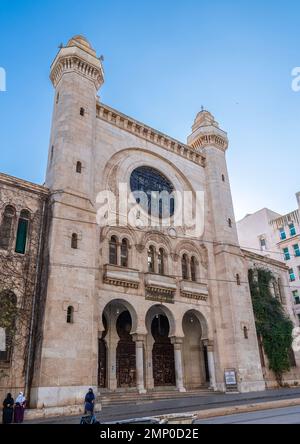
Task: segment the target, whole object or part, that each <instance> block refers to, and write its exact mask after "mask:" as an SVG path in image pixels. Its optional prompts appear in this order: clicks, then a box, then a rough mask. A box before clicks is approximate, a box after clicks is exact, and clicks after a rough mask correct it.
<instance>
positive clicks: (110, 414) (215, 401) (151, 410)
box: [25, 388, 300, 424]
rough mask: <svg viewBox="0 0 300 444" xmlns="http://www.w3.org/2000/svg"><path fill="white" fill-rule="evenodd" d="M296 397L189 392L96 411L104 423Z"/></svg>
mask: <svg viewBox="0 0 300 444" xmlns="http://www.w3.org/2000/svg"><path fill="white" fill-rule="evenodd" d="M296 398H300V389H299V388H295V389H281V390H269V391H266V392H256V393H244V394H229V395H225V394H214V393H212V394H211V395H204V396H203V395H202V396H191V397H184V398H180V399H165V400H155V401H149V402H138V401H137V402H136V403H131V404H119V405H112V406H108V407H105V408H104V409H103V411H102V412H101V413H100V414H98V415H97V418H98V419H99V420H100V421H101V422H102V423H105V422H110V421H121V420H126V419H133V418H143V417H153V416H159V415H164V414H172V413H187V412H195V411H201V410H207V409H215V408H220V407H232V406H238V405H246V404H249V403H254V404H259V403H263V402H272V401H280V400H292V399H296ZM291 409H292V408H291ZM298 409H299V412H300V407H298ZM283 410H284V409H283ZM274 412H275V411H274V410H273V411H271V412H268V413H267V415H266V416H265V417H266V418H267V417H268V416H270V414H271V415H273V414H274ZM260 414H262V412H259V413H256V417H257V418H259V415H260ZM253 415H255V414H253ZM298 415H299V423H300V413H298ZM235 416H237V417H239V418H240V417H242V420H243V419H244V418H245V415H235ZM235 416H234V419H235ZM295 417H297V413H296V412H295ZM229 418H231V420H232V417H225V418H224V419H223V420H224V421H225V423H226V421H229ZM247 418H248V416H247ZM250 419H251V418H250ZM286 419H289V418H286ZM219 420H221V418H218V419H217V420H216V421H219ZM211 421H213V420H209V421H204V422H201V423H211ZM25 422H26V423H27V424H79V422H80V416H73V417H60V418H46V419H45V418H44V419H36V420H32V421H28V420H27V421H26V417H25ZM212 423H214V422H212ZM216 423H217V422H216Z"/></svg>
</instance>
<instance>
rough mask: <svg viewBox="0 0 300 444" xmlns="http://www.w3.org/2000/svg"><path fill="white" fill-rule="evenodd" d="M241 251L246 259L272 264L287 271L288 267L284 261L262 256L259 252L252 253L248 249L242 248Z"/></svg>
mask: <svg viewBox="0 0 300 444" xmlns="http://www.w3.org/2000/svg"><path fill="white" fill-rule="evenodd" d="M242 253H243V254H244V256H245V257H246V258H247V259H251V260H256V261H259V262H264V263H266V264H269V265H273V266H274V267H279V268H282V269H283V270H284V271H287V270H288V269H289V267H288V266H287V265H285V263H284V262H280V261H277V260H276V259H271V258H270V257H266V256H262V255H261V254H257V253H252V252H251V251H248V250H242Z"/></svg>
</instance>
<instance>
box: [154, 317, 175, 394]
mask: <svg viewBox="0 0 300 444" xmlns="http://www.w3.org/2000/svg"><path fill="white" fill-rule="evenodd" d="M151 333H152V336H153V338H154V341H155V342H154V345H153V350H152V363H153V379H154V386H155V387H165V386H175V385H176V376H175V362H174V346H173V345H172V344H171V340H170V338H169V333H170V324H169V320H168V318H167V316H165V315H162V314H158V315H156V316H155V317H154V319H153V321H152V324H151Z"/></svg>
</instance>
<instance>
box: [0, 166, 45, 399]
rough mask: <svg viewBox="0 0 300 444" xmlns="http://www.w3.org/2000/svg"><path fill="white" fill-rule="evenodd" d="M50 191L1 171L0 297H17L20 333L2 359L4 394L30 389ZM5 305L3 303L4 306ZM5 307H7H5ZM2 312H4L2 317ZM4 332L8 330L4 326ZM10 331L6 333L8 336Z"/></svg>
mask: <svg viewBox="0 0 300 444" xmlns="http://www.w3.org/2000/svg"><path fill="white" fill-rule="evenodd" d="M47 199H48V190H47V189H46V188H44V187H41V186H39V185H35V184H32V183H29V182H25V181H23V180H20V179H16V178H14V177H10V176H7V175H5V174H0V220H1V225H0V231H1V241H0V243H1V248H0V270H1V273H0V297H1V301H2V300H3V297H4V295H5V294H6V293H7V292H10V294H11V296H12V295H15V297H16V312H15V313H14V315H16V316H17V321H16V326H15V327H16V335H15V337H14V339H13V341H12V343H11V344H9V348H11V350H7V348H8V347H7V345H8V344H7V340H6V341H5V342H4V344H2V345H4V347H2V353H1V355H0V356H1V359H0V396H1V398H3V396H4V395H6V393H7V392H8V391H11V392H12V393H17V392H19V391H20V390H22V391H24V388H25V389H28V386H29V384H30V377H31V375H30V362H31V357H32V355H33V341H32V337H33V329H34V314H35V312H36V305H37V300H38V287H39V285H38V276H39V275H40V273H39V272H40V271H41V268H40V261H39V257H40V253H41V245H42V234H43V227H44V215H45V208H46V206H47ZM7 209H11V213H10V214H11V221H10V222H8V223H9V226H8V228H9V229H8V231H6V233H7V237H6V238H5V239H7V242H5V245H4V244H3V234H4V231H3V223H4V220H5V213H6V212H7ZM25 212H26V213H28V225H27V239H26V245H25V249H24V250H23V251H21V250H19V251H17V250H18V248H17V247H18V245H17V240H18V237H19V227H20V223H21V222H20V221H21V220H22V218H23V216H24V214H26V213H25ZM1 307H2V308H3V306H2V305H1ZM4 310H5V307H4ZM1 316H2V315H0V318H1V319H2V317H1ZM0 330H2V332H4V329H3V328H2V329H0ZM9 333H10V332H5V335H4V336H6V335H7V334H9Z"/></svg>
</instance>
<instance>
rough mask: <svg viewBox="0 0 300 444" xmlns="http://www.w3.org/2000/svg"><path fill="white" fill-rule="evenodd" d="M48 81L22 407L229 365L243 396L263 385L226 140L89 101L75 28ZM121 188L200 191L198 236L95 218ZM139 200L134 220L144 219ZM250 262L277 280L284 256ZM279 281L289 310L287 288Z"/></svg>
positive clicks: (208, 377)
mask: <svg viewBox="0 0 300 444" xmlns="http://www.w3.org/2000/svg"><path fill="white" fill-rule="evenodd" d="M51 80H52V83H53V85H54V88H55V100H54V112H53V120H52V131H51V140H50V149H49V160H48V167H47V174H46V187H47V188H46V187H45V188H43V187H37V189H38V190H39V193H37V194H34V196H37V197H36V199H37V201H36V204H34V203H33V202H32V203H27V204H26V209H28V210H30V212H31V213H34V212H35V211H37V206H38V207H39V208H40V206H41V204H42V202H43V201H44V199H47V198H49V203H48V204H47V205H46V211H45V220H44V224H43V225H44V235H43V236H42V238H41V243H40V245H39V247H40V254H39V255H38V256H37V257H36V259H35V260H33V261H32V266H33V267H37V268H36V269H37V270H39V271H38V277H39V279H38V282H37V286H36V290H34V289H32V292H31V298H32V300H34V299H35V295H36V297H37V304H34V305H35V309H31V313H32V314H33V318H34V319H35V322H33V323H32V324H31V328H30V331H31V333H32V334H30V336H29V341H30V342H32V348H33V352H32V353H30V359H29V361H30V362H28V363H27V362H25V361H24V362H25V364H24V363H23V362H22V365H23V364H24V367H25V368H26V369H27V370H26V371H27V372H28V374H29V376H28V381H29V386H28V387H26V388H27V391H29V389H30V395H31V405H32V406H33V407H37V408H45V409H47V408H52V407H61V408H63V407H65V406H72V409H73V410H72V411H73V412H74V411H75V406H79V407H81V406H82V399H83V396H84V394H85V392H86V389H87V387H89V386H91V387H94V388H95V390H96V391H98V390H100V391H101V392H102V393H103V392H104V393H115V392H117V393H118V392H119V393H120V396H122V394H124V393H128V392H129V393H131V392H132V391H134V392H135V393H136V394H137V396H138V395H140V396H142V395H143V394H144V393H146V392H148V393H152V392H155V391H158V392H159V393H160V396H162V393H166V392H167V393H169V395H168V396H171V393H172V391H173V392H175V391H177V392H180V393H183V392H185V391H186V390H201V389H203V388H206V389H207V388H208V387H210V388H211V389H212V390H220V391H225V390H226V386H225V379H224V376H225V372H226V371H227V370H228V371H229V370H230V371H232V370H235V371H236V376H237V388H238V390H239V391H241V392H248V391H259V390H264V389H265V387H266V384H265V379H264V375H263V370H262V364H261V357H260V348H259V344H258V341H257V334H256V329H255V322H254V315H253V309H252V301H251V295H250V290H249V285H248V270H249V269H250V268H252V267H253V256H250V253H248V252H245V251H243V250H241V248H240V246H239V242H238V236H237V230H236V224H235V218H234V211H233V204H232V197H231V189H230V183H229V177H228V171H227V165H226V157H225V155H226V150H227V148H228V139H227V134H226V133H225V132H224V131H223V130H221V129H220V127H219V125H218V123H217V122H216V121H215V119H214V117H213V116H212V115H211V114H210V113H209V112H207V111H201V112H200V113H199V114H198V115H197V116H196V119H195V122H194V125H193V128H192V134H191V135H190V136H189V137H188V142H187V144H184V143H181V142H178V141H177V140H175V139H173V138H172V137H169V136H167V135H165V134H162V133H161V132H159V131H157V130H155V129H153V128H150V127H149V126H147V125H145V124H143V123H141V122H139V121H137V120H135V119H133V118H130V117H128V116H126V115H124V114H122V113H120V112H119V111H117V110H114V109H112V108H110V107H109V106H107V105H104V104H103V103H102V102H100V100H99V98H98V97H97V92H98V90H99V88H100V87H101V85H102V84H103V82H104V78H103V68H102V65H101V61H100V60H99V58H98V57H97V56H96V52H95V51H94V50H93V49H92V47H91V45H90V44H89V43H88V42H87V40H86V39H85V38H84V37H81V36H76V37H74V38H73V39H71V40H70V41H69V43H68V45H67V46H66V47H62V48H61V49H60V50H59V53H58V54H57V56H56V58H55V60H54V62H53V64H52V66H51ZM11 180H13V179H11ZM120 183H125V186H126V189H127V191H128V192H130V191H136V190H140V191H141V190H143V191H145V192H147V193H148V194H149V192H150V191H161V190H165V191H168V192H172V191H174V190H175V191H178V192H181V193H183V192H187V191H189V192H191V193H192V194H195V193H196V192H197V191H202V192H204V200H205V207H204V222H205V223H204V232H203V233H202V232H201V233H199V234H198V235H197V236H194V237H190V236H189V235H188V227H187V226H185V225H182V226H176V227H174V226H172V223H171V224H170V226H167V227H165V226H163V225H162V224H161V223H160V220H161V219H160V218H158V220H157V224H156V226H153V227H151V226H150V227H147V228H146V229H145V228H143V229H141V228H138V227H137V228H132V227H129V226H127V225H124V226H118V225H116V224H113V223H111V224H110V226H107V227H104V228H103V227H101V226H99V225H98V223H97V211H98V209H99V202H98V203H97V196H98V193H100V192H101V191H110V192H114V193H115V194H116V195H117V197H118V200H120V202H121V204H122V203H124V202H123V201H122V198H121V196H120V194H119V190H118V186H119V184H120ZM26 186H27V187H28V186H29V185H26V183H23V181H18V180H16V183H15V186H14V188H13V190H14V196H12V197H11V199H5V197H4V196H3V195H2V194H1V205H2V207H3V208H4V207H5V206H6V205H8V204H10V205H13V204H14V203H15V204H17V203H18V208H21V207H22V208H23V205H25V203H26V202H27V201H26V200H25V197H24V196H23V194H24V193H25V191H23V188H26ZM34 187H35V186H34V185H32V186H31V188H34ZM29 188H30V187H29ZM1 191H2V185H1ZM25 194H26V199H27V198H28V199H29V195H30V193H28V192H26V193H25ZM41 196H42V197H41ZM23 202H24V203H23ZM120 202H119V203H120ZM137 204H139V206H138V211H137V214H138V215H139V216H138V217H144V216H145V213H146V217H148V213H147V211H143V210H145V207H143V205H142V203H141V201H137ZM148 205H149V201H147V202H146V207H147V209H148ZM118 208H119V207H116V208H115V213H117V216H118V218H119V221H120V220H121V221H122V220H123V218H124V213H123V212H122V211H121V210H120V211H118ZM170 211H171V214H170V215H171V216H172V217H173V212H172V210H170ZM276 216H277V215H276ZM0 242H1V240H0ZM4 254H5V252H4ZM255 261H258V262H259V263H260V264H263V265H264V266H265V267H269V266H270V267H271V268H272V270H273V272H274V273H275V275H276V277H277V278H278V279H282V282H285V279H286V276H287V275H286V270H287V268H286V267H285V265H284V264H282V263H281V262H279V261H275V260H272V261H271V259H270V258H264V257H263V256H258V257H256V258H255ZM39 263H40V264H41V265H40V266H39ZM1 271H2V272H3V269H2V270H1ZM277 283H278V280H277ZM280 288H281V291H280V290H277V293H278V294H279V292H280V300H281V302H282V304H284V305H286V301H288V300H289V299H288V292H287V291H286V290H287V286H286V285H282V287H280ZM6 289H8V288H6ZM287 311H288V308H287ZM18 364H19V365H20V364H21V360H20V362H19V363H18ZM15 365H16V364H15V363H14V362H13V363H10V369H9V371H10V372H11V374H13V373H14V372H15ZM33 366H34V368H33ZM7 384H9V383H7ZM20 385H22V384H21V382H20V383H18V384H15V385H14V384H11V387H13V388H15V387H19V386H20ZM79 407H78V408H79ZM55 411H56V412H58V410H55ZM65 411H66V410H65Z"/></svg>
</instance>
